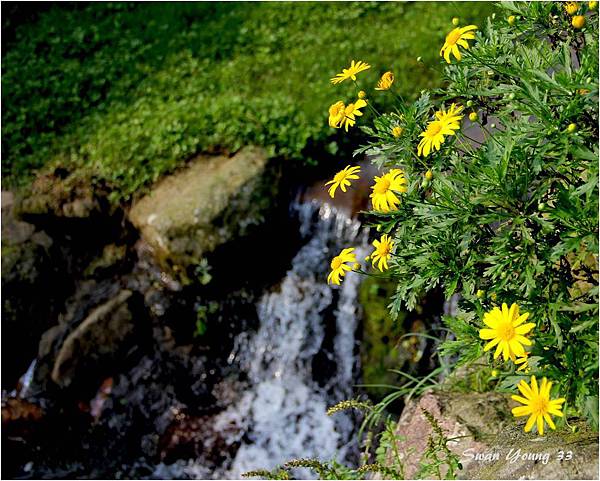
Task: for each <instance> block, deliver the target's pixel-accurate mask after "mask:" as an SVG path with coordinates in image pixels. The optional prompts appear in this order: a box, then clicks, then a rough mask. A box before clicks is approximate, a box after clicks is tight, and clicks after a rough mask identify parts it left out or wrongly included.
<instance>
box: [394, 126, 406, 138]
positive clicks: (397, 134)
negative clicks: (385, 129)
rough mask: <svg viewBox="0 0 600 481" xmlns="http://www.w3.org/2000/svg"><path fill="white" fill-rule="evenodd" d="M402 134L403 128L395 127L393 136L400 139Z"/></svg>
mask: <svg viewBox="0 0 600 481" xmlns="http://www.w3.org/2000/svg"><path fill="white" fill-rule="evenodd" d="M402 132H404V129H403V128H402V127H398V126H396V127H394V128H393V129H392V135H393V136H394V137H395V138H398V137H400V136H401V135H402Z"/></svg>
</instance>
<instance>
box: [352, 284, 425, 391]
mask: <svg viewBox="0 0 600 481" xmlns="http://www.w3.org/2000/svg"><path fill="white" fill-rule="evenodd" d="M395 289H396V284H395V282H393V281H391V280H389V279H385V278H381V277H369V278H367V279H365V280H364V281H363V283H362V284H361V287H360V291H359V302H360V304H361V306H362V308H363V323H362V342H361V348H360V356H361V366H362V378H363V383H364V384H365V385H366V390H367V393H368V394H369V396H370V397H371V398H373V399H375V400H379V399H381V398H382V397H383V396H385V394H387V393H388V392H389V389H388V388H384V387H375V385H378V384H379V385H381V384H386V385H397V384H399V382H400V379H399V375H398V374H396V373H394V372H392V371H391V369H395V370H405V371H407V372H414V371H415V369H416V368H417V365H418V363H419V361H420V359H421V356H422V355H423V347H424V346H423V344H424V343H423V342H422V341H423V339H421V338H419V337H418V336H405V337H403V336H404V335H405V334H408V333H414V332H424V331H425V325H424V323H423V321H422V320H421V319H419V316H418V315H417V317H415V316H409V315H407V314H406V313H401V315H400V316H399V317H398V319H396V320H394V319H392V318H391V316H390V313H389V309H388V307H387V306H388V304H389V300H390V299H391V297H392V296H393V294H394V292H395Z"/></svg>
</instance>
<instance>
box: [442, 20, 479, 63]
mask: <svg viewBox="0 0 600 481" xmlns="http://www.w3.org/2000/svg"><path fill="white" fill-rule="evenodd" d="M472 30H477V26H475V25H467V26H466V27H457V28H455V29H454V30H452V31H451V32H450V33H449V34H448V35H446V41H445V42H444V45H443V46H442V49H441V50H440V57H441V56H442V55H443V56H444V59H445V60H446V62H447V63H450V54H452V55H454V57H456V60H458V61H460V60H461V59H462V55H461V54H460V50H458V46H459V45H460V46H461V47H463V48H465V49H468V48H469V43H468V42H467V40H473V39H475V32H472Z"/></svg>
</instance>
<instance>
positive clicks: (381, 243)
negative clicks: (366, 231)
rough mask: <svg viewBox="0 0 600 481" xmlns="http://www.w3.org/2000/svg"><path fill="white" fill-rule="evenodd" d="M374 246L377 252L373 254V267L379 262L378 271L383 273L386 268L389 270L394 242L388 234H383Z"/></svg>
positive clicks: (375, 241) (374, 242)
mask: <svg viewBox="0 0 600 481" xmlns="http://www.w3.org/2000/svg"><path fill="white" fill-rule="evenodd" d="M373 246H374V247H375V250H374V251H373V253H372V254H371V261H372V262H373V267H375V263H376V262H378V265H377V269H379V270H380V271H381V272H383V269H384V268H385V269H388V260H389V258H390V257H391V256H392V249H393V248H394V241H392V239H391V238H390V237H389V236H388V235H387V234H383V235H382V236H381V239H380V240H374V241H373Z"/></svg>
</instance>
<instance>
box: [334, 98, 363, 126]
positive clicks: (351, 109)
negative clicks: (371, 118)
mask: <svg viewBox="0 0 600 481" xmlns="http://www.w3.org/2000/svg"><path fill="white" fill-rule="evenodd" d="M366 105H367V102H366V101H365V100H363V99H358V100H357V101H356V102H354V103H353V104H348V106H347V107H346V108H345V110H344V118H343V119H342V122H341V124H340V127H341V126H342V125H343V126H344V128H345V130H346V132H348V127H352V126H354V124H355V123H356V117H360V116H361V115H362V114H363V113H362V112H361V111H360V110H359V109H362V108H363V107H366Z"/></svg>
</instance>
